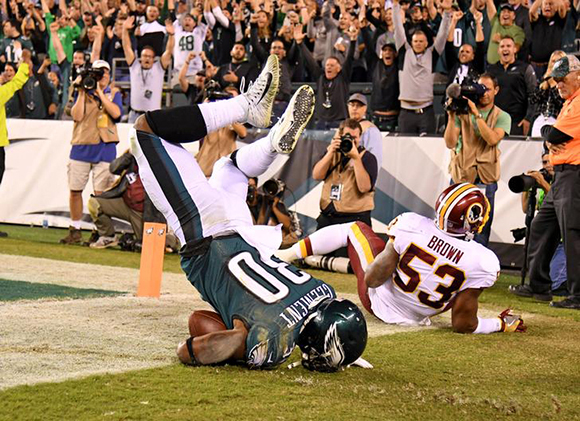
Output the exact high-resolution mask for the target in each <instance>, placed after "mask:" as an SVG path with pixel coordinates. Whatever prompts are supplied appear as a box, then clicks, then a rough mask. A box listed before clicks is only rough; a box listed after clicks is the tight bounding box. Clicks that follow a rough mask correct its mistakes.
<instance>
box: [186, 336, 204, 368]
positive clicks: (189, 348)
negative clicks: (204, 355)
mask: <svg viewBox="0 0 580 421" xmlns="http://www.w3.org/2000/svg"><path fill="white" fill-rule="evenodd" d="M192 342H193V336H190V337H189V339H188V340H187V341H185V345H186V346H187V352H189V358H191V365H193V366H195V367H199V366H200V365H201V363H200V362H199V361H197V359H196V358H195V354H194V353H193V344H192Z"/></svg>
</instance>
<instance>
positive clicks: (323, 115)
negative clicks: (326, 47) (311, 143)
mask: <svg viewBox="0 0 580 421" xmlns="http://www.w3.org/2000/svg"><path fill="white" fill-rule="evenodd" d="M357 36H358V31H357V30H356V28H352V31H351V30H350V29H349V37H350V40H351V43H350V44H349V47H348V53H347V55H346V60H345V61H344V63H343V64H341V62H340V60H339V59H338V58H337V57H335V56H330V57H328V58H327V59H326V60H325V62H324V70H323V69H321V68H320V66H319V65H318V63H317V62H316V60H314V57H313V56H312V53H311V52H310V50H309V49H308V48H307V47H306V45H305V44H304V42H303V41H304V34H303V33H302V27H300V26H297V27H296V29H295V33H294V39H295V40H296V43H297V44H298V45H299V46H300V53H301V55H302V57H303V58H304V60H305V62H306V66H307V68H308V71H309V72H310V74H311V75H313V77H314V79H315V80H316V105H315V108H314V115H315V117H316V119H317V122H316V128H317V129H319V130H328V129H330V128H336V127H338V125H339V124H340V122H341V121H342V120H344V119H345V118H346V116H347V110H346V99H347V98H348V91H349V85H350V74H351V71H352V59H353V56H354V49H355V41H356V38H357Z"/></svg>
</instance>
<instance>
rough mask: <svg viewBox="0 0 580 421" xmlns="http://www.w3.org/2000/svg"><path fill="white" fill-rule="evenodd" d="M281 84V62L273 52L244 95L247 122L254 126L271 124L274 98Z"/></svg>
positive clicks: (260, 126) (259, 126)
mask: <svg viewBox="0 0 580 421" xmlns="http://www.w3.org/2000/svg"><path fill="white" fill-rule="evenodd" d="M279 85H280V63H279V61H278V56H276V55H274V54H272V55H270V57H268V61H267V62H266V65H265V66H264V69H262V72H261V73H260V75H259V76H258V78H257V79H256V80H255V81H254V82H250V85H249V86H248V90H247V91H246V92H244V93H243V94H242V95H244V97H245V98H246V100H247V101H248V117H247V122H248V123H250V124H251V125H252V126H254V127H258V128H264V127H268V126H269V125H270V120H271V118H272V107H273V106H274V98H276V94H277V93H278V86H279Z"/></svg>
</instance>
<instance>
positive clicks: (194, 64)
mask: <svg viewBox="0 0 580 421" xmlns="http://www.w3.org/2000/svg"><path fill="white" fill-rule="evenodd" d="M174 25H175V46H174V47H173V72H174V73H179V71H180V70H181V68H182V67H183V65H184V64H185V60H186V59H187V56H188V55H189V53H191V52H192V51H195V52H196V53H197V55H196V57H195V58H194V59H193V60H191V61H190V62H189V68H188V69H187V73H186V76H195V74H196V73H197V72H199V71H200V70H202V69H203V61H202V60H201V57H200V56H199V53H201V51H202V49H203V42H204V40H205V34H206V31H207V25H205V24H199V25H197V26H196V27H195V28H193V31H192V32H186V31H184V30H183V28H182V27H181V25H179V23H178V21H175V23H174Z"/></svg>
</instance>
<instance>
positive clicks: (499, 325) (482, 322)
mask: <svg viewBox="0 0 580 421" xmlns="http://www.w3.org/2000/svg"><path fill="white" fill-rule="evenodd" d="M482 291H483V289H466V290H464V291H462V292H460V293H459V294H458V295H457V297H456V298H455V300H454V301H453V307H452V311H451V324H452V325H453V330H455V331H456V332H458V333H482V334H486V333H494V332H506V333H511V332H525V331H526V329H527V328H526V325H525V324H524V321H523V319H522V318H521V317H520V316H519V315H515V314H512V313H511V311H510V309H507V310H504V311H503V312H502V313H501V314H500V315H499V316H497V317H493V318H491V319H483V318H481V317H477V307H478V299H479V295H480V294H481V292H482Z"/></svg>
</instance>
